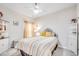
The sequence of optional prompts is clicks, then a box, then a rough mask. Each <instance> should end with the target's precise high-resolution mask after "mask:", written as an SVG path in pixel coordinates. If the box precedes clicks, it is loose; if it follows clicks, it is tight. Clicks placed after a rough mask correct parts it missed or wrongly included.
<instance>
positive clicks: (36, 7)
mask: <svg viewBox="0 0 79 59" xmlns="http://www.w3.org/2000/svg"><path fill="white" fill-rule="evenodd" d="M33 12H34V13H35V14H38V13H40V12H42V10H41V9H40V8H39V6H38V5H37V3H35V7H34V10H33Z"/></svg>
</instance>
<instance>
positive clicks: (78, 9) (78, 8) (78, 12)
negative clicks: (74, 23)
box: [77, 4, 79, 49]
mask: <svg viewBox="0 0 79 59" xmlns="http://www.w3.org/2000/svg"><path fill="white" fill-rule="evenodd" d="M77 17H79V4H77ZM78 49H79V19H78Z"/></svg>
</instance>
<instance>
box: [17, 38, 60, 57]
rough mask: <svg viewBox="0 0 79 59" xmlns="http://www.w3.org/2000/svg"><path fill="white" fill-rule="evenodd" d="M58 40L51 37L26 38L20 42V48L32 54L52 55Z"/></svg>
mask: <svg viewBox="0 0 79 59" xmlns="http://www.w3.org/2000/svg"><path fill="white" fill-rule="evenodd" d="M57 44H58V40H57V38H56V37H49V38H24V39H22V40H21V41H20V42H19V43H18V49H20V50H22V51H24V52H25V53H27V54H29V55H32V56H51V55H52V51H54V49H55V47H56V45H57Z"/></svg>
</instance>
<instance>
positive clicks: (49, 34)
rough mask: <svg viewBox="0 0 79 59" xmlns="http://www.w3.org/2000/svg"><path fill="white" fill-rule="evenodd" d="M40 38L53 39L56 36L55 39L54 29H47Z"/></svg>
mask: <svg viewBox="0 0 79 59" xmlns="http://www.w3.org/2000/svg"><path fill="white" fill-rule="evenodd" d="M40 36H45V37H53V36H54V37H55V36H56V33H55V32H53V30H52V29H50V28H46V29H44V30H43V31H42V32H40Z"/></svg>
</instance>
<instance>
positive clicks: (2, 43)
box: [0, 38, 8, 53]
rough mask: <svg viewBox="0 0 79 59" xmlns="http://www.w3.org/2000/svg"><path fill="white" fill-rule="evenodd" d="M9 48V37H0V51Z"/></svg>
mask: <svg viewBox="0 0 79 59" xmlns="http://www.w3.org/2000/svg"><path fill="white" fill-rule="evenodd" d="M7 49H8V38H5V39H0V53H2V52H4V51H5V50H7Z"/></svg>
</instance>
